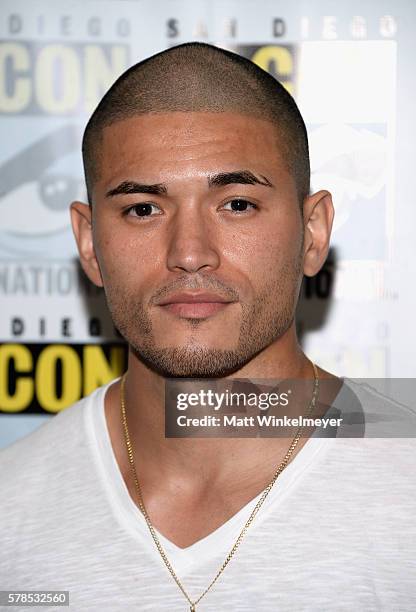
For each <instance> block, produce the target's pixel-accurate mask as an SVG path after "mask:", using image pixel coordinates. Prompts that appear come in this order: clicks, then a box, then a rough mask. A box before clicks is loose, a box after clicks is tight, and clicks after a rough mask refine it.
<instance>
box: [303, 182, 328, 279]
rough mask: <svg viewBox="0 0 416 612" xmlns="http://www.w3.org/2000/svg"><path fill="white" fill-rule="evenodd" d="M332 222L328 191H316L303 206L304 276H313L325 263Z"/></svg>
mask: <svg viewBox="0 0 416 612" xmlns="http://www.w3.org/2000/svg"><path fill="white" fill-rule="evenodd" d="M333 220H334V205H333V203H332V196H331V194H330V193H329V192H328V191H324V190H323V191H318V192H317V193H314V194H313V195H310V196H308V197H307V198H306V200H305V202H304V206H303V223H304V228H305V239H304V247H303V248H304V250H303V253H304V256H303V272H304V274H305V275H306V276H315V274H317V273H318V272H319V270H320V269H321V268H322V266H323V265H324V263H325V260H326V258H327V256H328V250H329V240H330V237H331V229H332V222H333Z"/></svg>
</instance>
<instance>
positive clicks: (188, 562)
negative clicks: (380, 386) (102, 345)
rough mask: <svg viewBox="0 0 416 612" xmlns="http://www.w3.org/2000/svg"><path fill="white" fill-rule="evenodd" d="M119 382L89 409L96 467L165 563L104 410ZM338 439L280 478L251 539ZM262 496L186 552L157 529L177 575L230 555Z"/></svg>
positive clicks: (127, 519) (113, 499) (314, 444)
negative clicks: (120, 461) (120, 458)
mask: <svg viewBox="0 0 416 612" xmlns="http://www.w3.org/2000/svg"><path fill="white" fill-rule="evenodd" d="M114 382H116V381H111V382H110V383H108V384H107V385H104V386H103V387H100V388H98V389H97V390H96V391H95V392H93V393H92V394H91V395H90V397H89V402H88V403H87V406H86V407H85V411H84V417H85V421H86V422H85V424H86V430H87V434H88V436H89V439H90V446H91V450H92V453H93V459H94V463H95V466H96V469H97V471H98V474H99V478H100V481H101V484H102V486H103V488H104V490H105V493H106V496H107V498H108V501H109V504H110V505H111V508H112V511H113V514H114V515H115V517H116V519H117V521H118V523H119V524H120V525H121V526H122V527H123V528H124V529H125V530H126V531H128V533H129V534H130V536H131V537H132V538H133V539H134V540H136V541H137V543H138V545H141V546H145V547H146V549H147V551H148V552H149V553H150V554H151V555H152V556H156V557H158V558H159V560H161V559H160V555H159V553H158V551H157V549H156V546H155V543H154V542H153V539H152V538H151V535H150V532H149V528H148V526H147V523H146V520H145V518H144V516H143V514H142V513H141V511H140V509H139V508H138V507H137V506H136V504H135V503H134V501H133V500H132V498H131V497H130V494H129V491H128V489H127V486H126V483H125V482H124V479H123V476H122V474H121V472H120V468H119V466H118V463H117V460H116V458H115V455H114V451H113V448H112V445H111V439H110V434H109V431H108V426H107V421H106V417H105V411H104V398H105V394H106V391H107V389H108V388H109V387H110V385H111V384H113V383H114ZM343 388H344V386H342V387H341V389H343ZM334 439H335V438H322V437H316V436H311V437H310V438H309V440H308V441H307V442H306V444H305V445H304V446H303V447H302V448H301V449H300V450H299V451H298V453H297V454H296V456H295V457H294V458H293V460H292V461H291V462H290V463H289V465H288V466H287V467H286V468H285V469H284V470H283V472H282V473H281V474H280V475H279V477H278V479H277V481H276V483H275V485H274V486H273V488H272V489H271V491H270V493H269V494H268V496H267V498H266V500H265V502H264V503H263V505H262V507H261V510H260V512H259V513H258V514H257V515H256V518H255V520H254V521H253V524H252V525H251V526H250V529H249V532H248V533H247V534H246V536H245V537H249V534H250V533H252V532H253V531H254V530H255V529H256V528H257V527H258V526H259V525H260V524H261V523H262V522H263V520H264V519H265V518H266V517H267V515H268V514H269V512H270V511H271V509H275V508H276V506H277V505H280V504H281V503H282V501H283V500H284V499H285V498H286V496H287V495H288V494H289V493H290V491H291V490H292V489H293V487H294V486H295V484H296V482H297V481H298V479H299V477H300V476H301V474H302V473H303V471H304V470H305V469H306V468H307V467H308V465H310V464H311V463H312V462H313V459H314V457H315V456H316V455H317V454H318V453H319V451H320V450H321V449H322V448H323V446H324V443H326V445H327V443H328V442H330V441H333V440H334ZM261 494H262V492H260V493H259V494H258V495H257V496H256V497H255V498H253V499H252V500H251V501H249V502H248V503H247V504H246V505H245V506H244V507H243V508H241V509H240V510H239V511H238V512H237V513H236V514H234V515H233V516H232V517H231V518H230V519H229V520H227V521H226V522H225V523H223V524H222V525H221V526H220V527H218V528H217V529H215V530H214V531H213V532H211V533H210V534H208V535H207V536H205V537H203V538H202V539H200V540H198V541H197V542H195V543H193V544H191V545H190V546H187V547H186V548H180V547H179V546H177V545H176V544H174V543H173V542H171V541H170V540H169V539H167V538H166V537H165V536H163V535H162V534H161V533H159V532H158V531H157V530H156V529H155V531H156V533H157V536H158V538H159V540H160V542H161V544H162V546H163V548H164V550H165V552H166V554H167V556H168V558H169V560H170V561H171V563H172V565H173V566H174V568H175V571H177V572H178V573H180V574H182V575H185V574H186V573H187V572H188V571H194V570H195V569H196V568H198V566H200V565H202V564H203V563H204V562H205V561H206V559H207V558H208V557H211V556H212V554H213V553H212V551H215V554H217V553H218V555H221V556H225V554H226V553H227V552H228V551H229V550H230V549H231V547H232V546H233V544H234V542H235V540H236V539H237V537H238V535H239V533H240V532H241V530H242V528H243V526H244V525H245V523H246V521H247V519H248V518H249V516H250V513H251V512H252V510H253V508H254V506H255V505H256V503H257V502H258V500H259V498H260V496H261Z"/></svg>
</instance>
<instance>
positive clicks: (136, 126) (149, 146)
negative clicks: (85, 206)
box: [100, 112, 285, 181]
mask: <svg viewBox="0 0 416 612" xmlns="http://www.w3.org/2000/svg"><path fill="white" fill-rule="evenodd" d="M100 148H101V151H100V158H101V159H100V161H101V164H100V165H101V172H100V174H101V178H102V180H104V181H107V180H110V181H111V180H114V179H115V178H116V177H118V176H120V175H121V174H125V173H126V172H132V171H133V172H134V171H138V170H140V173H145V174H146V176H147V177H148V178H149V179H151V180H153V179H154V180H156V179H157V180H160V178H161V174H162V175H163V174H167V175H169V174H171V173H172V172H173V171H176V172H179V173H180V172H181V171H184V172H188V173H189V172H191V173H192V172H200V173H202V174H203V173H205V172H211V171H213V170H217V169H221V170H227V169H233V168H242V167H245V166H247V165H252V164H253V163H254V164H256V165H257V169H258V170H259V171H261V170H262V169H263V170H264V171H265V170H266V169H268V171H269V172H270V170H271V167H273V168H274V170H275V171H277V172H278V171H279V169H280V170H282V171H284V170H285V164H284V159H285V157H284V154H283V152H282V148H281V146H280V145H279V137H278V130H277V129H276V127H275V126H274V125H273V124H272V123H270V122H269V121H265V120H263V119H259V118H257V117H253V116H250V115H243V114H240V113H226V112H221V113H212V112H171V113H160V114H156V113H155V114H145V115H138V116H134V117H131V118H129V119H126V120H122V121H117V122H116V123H113V124H112V125H110V126H108V127H106V128H104V129H103V133H102V141H101V145H100Z"/></svg>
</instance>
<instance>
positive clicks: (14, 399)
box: [0, 344, 33, 412]
mask: <svg viewBox="0 0 416 612" xmlns="http://www.w3.org/2000/svg"><path fill="white" fill-rule="evenodd" d="M10 361H13V363H14V369H15V372H31V370H32V368H33V360H32V354H31V352H30V350H29V349H28V348H27V347H26V346H22V345H20V344H3V346H1V347H0V409H1V410H4V411H5V412H21V411H22V410H24V409H25V408H27V406H29V404H30V402H31V401H32V398H33V381H32V379H31V378H27V377H18V378H17V377H16V378H17V380H16V389H15V392H14V393H13V395H9V392H8V373H9V363H10Z"/></svg>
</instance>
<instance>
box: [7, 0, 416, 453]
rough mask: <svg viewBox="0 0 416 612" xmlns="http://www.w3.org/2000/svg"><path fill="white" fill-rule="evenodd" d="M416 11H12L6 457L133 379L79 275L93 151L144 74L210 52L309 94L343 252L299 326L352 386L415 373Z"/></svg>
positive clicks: (309, 287)
mask: <svg viewBox="0 0 416 612" xmlns="http://www.w3.org/2000/svg"><path fill="white" fill-rule="evenodd" d="M415 28H416V4H415V3H414V2H412V1H411V0H408V1H407V0H385V1H383V0H364V1H363V0H360V1H354V0H342V1H338V2H336V3H335V2H333V1H329V0H328V1H325V0H316V1H311V0H308V1H305V2H302V1H294V2H290V3H289V2H278V1H272V2H269V1H267V0H263V1H262V0H255V1H251V0H246V1H244V0H238V1H222V2H219V1H217V2H216V1H215V0H208V1H201V0H200V1H198V0H188V1H187V0H182V1H181V0H172V1H162V0H152V1H147V0H142V1H140V0H137V1H134V0H130V1H122V0H119V1H117V0H102V1H96V0H90V1H88V0H82V1H79V0H72V1H71V2H68V1H66V2H62V1H56V0H54V1H47V0H45V1H42V2H35V1H32V2H27V1H21V0H13V1H9V0H2V2H1V5H0V114H1V116H0V129H1V137H0V307H1V316H0V341H1V342H2V345H1V347H0V410H1V413H2V414H1V415H0V446H5V445H6V444H8V443H10V442H11V441H12V440H14V439H16V438H17V437H19V436H21V435H23V434H25V433H27V432H28V431H30V430H31V429H32V428H33V427H36V426H37V425H39V423H40V422H41V421H42V420H44V419H45V418H50V416H51V415H53V414H54V413H56V412H57V411H59V410H62V409H64V408H65V407H66V406H68V405H69V404H71V403H73V402H74V401H76V400H77V399H79V398H80V397H81V396H83V395H85V394H87V393H90V392H91V391H92V390H93V389H94V388H96V386H98V385H101V384H103V383H105V382H107V381H108V380H110V379H112V378H114V377H116V376H118V375H119V374H120V373H121V371H122V370H123V368H124V365H125V348H124V346H123V344H122V342H121V339H120V338H119V337H118V336H117V334H116V332H115V330H114V329H113V326H112V324H111V320H110V318H109V316H108V314H107V312H106V308H105V304H104V301H103V296H102V293H101V292H100V291H99V290H97V289H95V288H94V287H92V286H91V285H90V284H89V283H88V282H87V281H86V279H85V277H84V275H83V273H82V272H81V271H80V269H79V265H78V264H77V259H76V251H75V243H74V240H73V238H72V234H71V229H70V221H69V203H70V202H71V201H72V200H73V199H75V198H81V199H83V198H84V199H85V187H84V182H83V174H82V165H81V155H80V142H81V136H82V132H83V128H84V126H85V123H86V121H87V119H88V117H89V115H90V114H91V112H92V110H93V109H94V107H95V106H96V104H97V103H98V101H99V100H100V98H101V97H102V95H103V94H104V92H105V91H106V90H107V89H108V87H109V86H110V85H111V84H112V82H113V81H114V80H115V79H116V78H117V76H118V75H119V74H120V73H121V72H123V71H124V70H125V69H126V68H128V67H129V66H130V65H132V64H134V63H136V62H137V61H140V60H141V59H144V58H145V57H147V56H149V55H151V54H153V53H155V52H157V51H160V50H162V49H165V48H167V47H169V46H172V45H176V44H179V43H181V42H185V41H189V40H200V41H208V42H211V43H214V44H217V45H218V46H221V47H224V48H229V49H232V50H234V51H236V52H237V53H240V54H241V55H244V56H246V57H248V58H250V59H252V60H253V61H254V62H256V63H258V64H259V65H260V66H261V67H262V68H265V69H266V70H268V71H269V72H271V73H272V74H273V75H274V76H276V77H277V78H278V79H280V80H281V81H282V82H283V83H284V84H285V86H286V87H287V88H288V89H289V91H290V92H291V93H292V94H293V95H294V97H295V99H296V101H297V103H298V105H299V107H300V110H301V112H302V114H303V116H304V118H305V121H306V124H307V127H308V131H309V139H310V150H311V163H312V186H313V189H319V188H327V189H329V190H330V191H332V194H333V199H334V204H335V208H336V217H335V226H334V233H333V242H332V244H333V247H332V250H331V253H330V256H329V258H328V261H327V263H326V265H325V266H324V268H323V270H322V271H321V273H320V274H319V275H318V276H317V277H315V278H314V279H308V280H307V281H306V282H305V283H304V286H303V289H302V299H301V303H300V305H299V313H298V328H299V334H300V336H301V338H302V343H303V346H304V348H305V350H306V352H307V353H308V355H310V356H311V357H312V358H313V359H314V360H315V361H316V362H317V363H319V364H320V365H321V366H322V367H324V368H326V369H328V370H330V371H332V372H335V373H336V374H338V375H340V376H350V377H375V378H382V377H414V376H415V371H416V367H415V356H414V339H415V333H414V330H413V315H414V312H415V307H416V299H415V290H414V283H415V276H414V261H415V259H416V257H415V256H416V246H415V229H414V228H415V226H416V205H415V204H416V202H415V196H414V183H415V178H414V177H415V170H414V160H415V157H416V156H415V149H416V147H415V131H416V130H415V128H416V122H415V117H414V113H415V69H414V58H415V57H416V43H415V40H416V38H415Z"/></svg>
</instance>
